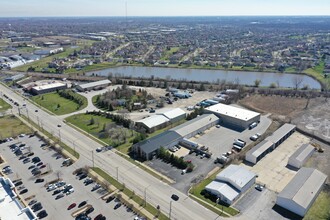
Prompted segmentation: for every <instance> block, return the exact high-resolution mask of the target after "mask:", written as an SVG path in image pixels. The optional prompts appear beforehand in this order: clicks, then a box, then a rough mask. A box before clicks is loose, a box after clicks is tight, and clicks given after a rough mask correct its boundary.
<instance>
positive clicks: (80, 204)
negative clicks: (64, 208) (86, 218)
mask: <svg viewBox="0 0 330 220" xmlns="http://www.w3.org/2000/svg"><path fill="white" fill-rule="evenodd" d="M86 204H87V201H82V202H81V203H79V205H78V208H80V207H83V206H84V205H86Z"/></svg>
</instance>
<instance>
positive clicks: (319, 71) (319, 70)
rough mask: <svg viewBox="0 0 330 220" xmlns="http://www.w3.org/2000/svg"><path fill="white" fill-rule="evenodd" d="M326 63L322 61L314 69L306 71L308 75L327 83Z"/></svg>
mask: <svg viewBox="0 0 330 220" xmlns="http://www.w3.org/2000/svg"><path fill="white" fill-rule="evenodd" d="M324 65H325V63H324V61H321V62H320V63H319V65H317V66H315V67H314V68H309V69H306V70H305V71H304V73H306V74H307V75H310V76H313V77H315V78H316V79H317V80H319V81H321V82H323V83H326V79H325V78H324V76H323V71H324Z"/></svg>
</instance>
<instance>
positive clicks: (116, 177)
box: [116, 167, 119, 181]
mask: <svg viewBox="0 0 330 220" xmlns="http://www.w3.org/2000/svg"><path fill="white" fill-rule="evenodd" d="M118 168H119V167H116V171H117V172H116V173H117V176H116V178H117V181H118Z"/></svg>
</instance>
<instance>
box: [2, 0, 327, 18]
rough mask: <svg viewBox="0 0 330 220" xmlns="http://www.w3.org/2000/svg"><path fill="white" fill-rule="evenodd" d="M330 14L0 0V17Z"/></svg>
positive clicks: (322, 10)
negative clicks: (126, 14)
mask: <svg viewBox="0 0 330 220" xmlns="http://www.w3.org/2000/svg"><path fill="white" fill-rule="evenodd" d="M126 2H127V13H128V16H229V15H330V0H1V3H0V17H17V16H19V17H26V16H33V17H34V16H125V3H126Z"/></svg>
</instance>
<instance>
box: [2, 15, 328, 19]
mask: <svg viewBox="0 0 330 220" xmlns="http://www.w3.org/2000/svg"><path fill="white" fill-rule="evenodd" d="M126 17H127V18H155V17H156V18H171V17H182V18H184V17H330V15H312V14H311V15H163V16H161V15H144V16H141V15H135V16H134V15H132V16H125V15H120V16H111V15H62V16H0V18H126Z"/></svg>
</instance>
